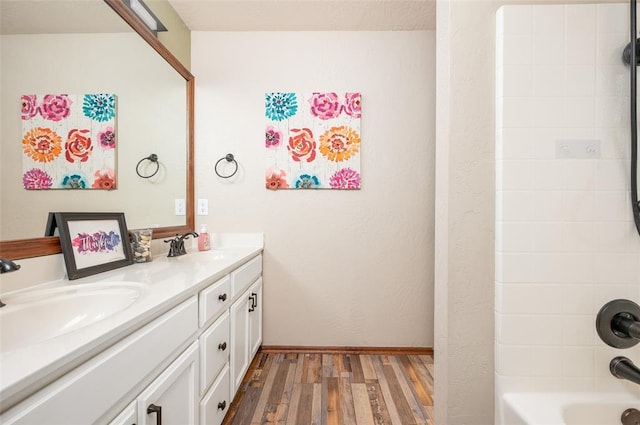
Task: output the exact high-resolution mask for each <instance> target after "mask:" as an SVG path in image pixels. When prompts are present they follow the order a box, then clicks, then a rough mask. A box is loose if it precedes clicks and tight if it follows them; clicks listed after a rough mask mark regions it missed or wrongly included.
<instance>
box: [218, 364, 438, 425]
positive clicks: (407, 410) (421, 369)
mask: <svg viewBox="0 0 640 425" xmlns="http://www.w3.org/2000/svg"><path fill="white" fill-rule="evenodd" d="M265 424H279V425H434V424H433V357H432V356H428V355H370V354H298V353H272V352H269V353H264V352H259V353H258V354H257V355H256V357H255V359H254V361H253V363H252V364H251V366H250V368H249V371H248V372H247V374H246V376H245V379H244V382H243V383H242V385H241V387H240V389H239V390H238V394H237V395H236V398H235V400H234V401H233V403H232V404H231V406H230V408H229V414H227V416H226V417H225V420H224V422H223V425H265Z"/></svg>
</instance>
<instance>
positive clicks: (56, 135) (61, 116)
mask: <svg viewBox="0 0 640 425" xmlns="http://www.w3.org/2000/svg"><path fill="white" fill-rule="evenodd" d="M21 118H22V151H23V157H22V158H23V175H22V183H23V186H24V188H25V189H27V190H39V189H106V190H110V189H115V188H116V170H115V166H116V155H115V149H116V132H115V119H116V96H115V95H114V94H85V95H70V94H45V95H36V94H27V95H22V110H21Z"/></svg>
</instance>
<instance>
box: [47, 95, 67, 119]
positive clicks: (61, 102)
mask: <svg viewBox="0 0 640 425" xmlns="http://www.w3.org/2000/svg"><path fill="white" fill-rule="evenodd" d="M71 104H72V102H71V99H69V96H68V95H66V94H57V95H56V94H47V95H45V96H44V98H43V99H42V103H41V104H40V115H42V118H44V119H46V120H50V121H60V120H63V119H65V118H68V117H69V114H70V113H71Z"/></svg>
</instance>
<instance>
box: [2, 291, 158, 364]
mask: <svg viewBox="0 0 640 425" xmlns="http://www.w3.org/2000/svg"><path fill="white" fill-rule="evenodd" d="M145 288H146V285H143V284H139V283H133V282H100V283H85V284H76V285H72V286H65V287H60V288H47V289H36V290H30V291H25V292H21V293H18V294H14V295H7V296H4V297H2V301H3V302H4V303H5V304H6V306H5V307H2V308H0V351H2V352H7V351H12V350H15V349H18V348H21V347H25V346H28V345H32V344H37V343H39V342H43V341H46V340H49V339H51V338H55V337H58V336H61V335H64V334H67V333H69V332H73V331H75V330H78V329H81V328H84V327H85V326H88V325H91V324H94V323H96V322H99V321H101V320H104V319H106V318H108V317H110V316H112V315H114V314H116V313H118V312H120V311H123V310H125V309H126V308H128V307H130V306H131V305H132V304H134V303H135V302H136V301H137V300H138V299H140V297H141V296H142V295H143V294H144V292H145Z"/></svg>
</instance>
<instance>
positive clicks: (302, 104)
mask: <svg viewBox="0 0 640 425" xmlns="http://www.w3.org/2000/svg"><path fill="white" fill-rule="evenodd" d="M361 99H362V97H361V95H360V93H355V92H347V93H340V94H338V93H333V92H329V93H320V92H316V93H307V94H305V93H282V92H274V93H266V95H265V115H266V118H267V122H266V128H265V148H266V151H267V169H266V175H265V185H266V188H267V189H272V190H276V189H360V182H361V178H360V144H361V138H360V118H361V116H362V110H361Z"/></svg>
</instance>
